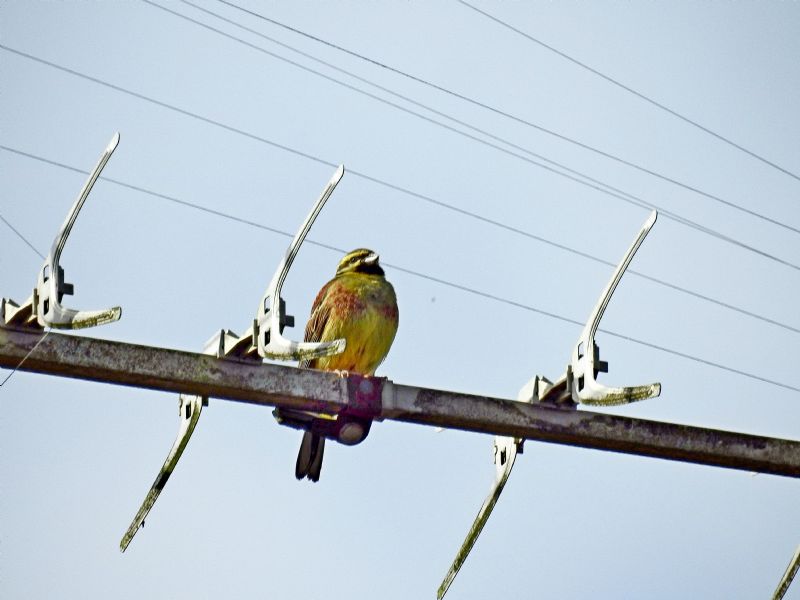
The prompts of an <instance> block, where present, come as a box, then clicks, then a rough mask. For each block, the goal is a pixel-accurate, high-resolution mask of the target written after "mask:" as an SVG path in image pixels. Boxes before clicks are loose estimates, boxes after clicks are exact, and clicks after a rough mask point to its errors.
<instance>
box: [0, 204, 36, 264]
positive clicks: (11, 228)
mask: <svg viewBox="0 0 800 600" xmlns="http://www.w3.org/2000/svg"><path fill="white" fill-rule="evenodd" d="M0 221H2V222H3V223H5V224H6V227H8V228H9V229H10V230H11V231H13V232H14V233H15V234H16V235H17V237H18V238H19V239H21V240H22V241H23V242H25V244H26V245H27V246H28V248H30V249H31V250H33V251H34V252H35V253H36V255H37V256H38V257H39V258H41V259H42V260H44V254H42V253H41V252H39V251H38V250H37V249H36V246H34V245H33V244H31V243H30V241H29V240H28V238H26V237H25V236H24V235H22V232H21V231H20V230H19V229H17V228H16V227H14V226H13V225H12V224H11V223H9V222H8V220H7V219H6V218H5V217H4V216H3V215H0Z"/></svg>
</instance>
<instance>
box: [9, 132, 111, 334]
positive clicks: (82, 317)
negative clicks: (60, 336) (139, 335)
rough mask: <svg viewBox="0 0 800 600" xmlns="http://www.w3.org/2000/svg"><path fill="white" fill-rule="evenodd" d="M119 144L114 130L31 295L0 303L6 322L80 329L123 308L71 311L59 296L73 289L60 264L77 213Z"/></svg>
mask: <svg viewBox="0 0 800 600" xmlns="http://www.w3.org/2000/svg"><path fill="white" fill-rule="evenodd" d="M118 144H119V133H116V134H114V137H113V138H112V139H111V142H109V144H108V146H107V147H106V149H105V151H104V152H103V155H102V156H101V157H100V160H99V161H98V162H97V164H96V165H95V167H94V170H93V171H92V172H91V174H90V175H89V179H87V180H86V183H85V184H84V185H83V189H82V190H81V192H80V194H79V195H78V198H77V199H76V200H75V202H74V204H73V205H72V208H71V209H70V211H69V213H68V214H67V218H66V220H65V221H64V223H63V224H62V225H61V229H60V230H59V232H58V235H56V237H55V239H54V240H53V245H52V246H51V247H50V253H49V254H48V255H47V258H46V259H45V261H44V264H43V265H42V268H41V269H40V270H39V274H38V276H37V281H36V288H35V289H34V290H33V294H32V295H31V297H30V298H28V300H26V301H25V302H24V303H23V304H22V305H21V306H20V305H19V304H17V303H16V302H14V301H13V300H10V299H6V298H4V299H3V301H2V305H0V317H2V319H3V321H4V322H5V324H6V325H16V326H23V327H36V326H37V325H38V327H41V328H44V327H52V328H56V329H83V328H86V327H95V326H97V325H104V324H106V323H112V322H114V321H117V320H118V319H119V318H120V317H121V316H122V309H121V308H120V307H119V306H116V307H114V308H109V309H106V310H74V309H71V308H66V307H64V306H62V305H61V300H62V298H63V297H64V295H71V294H72V293H73V292H74V286H73V285H72V284H71V283H66V282H65V281H64V268H63V267H62V266H61V264H60V261H61V253H62V252H63V251H64V246H65V245H66V243H67V238H68V237H69V234H70V232H71V231H72V226H73V225H74V224H75V220H76V219H77V218H78V213H80V210H81V208H82V207H83V204H84V202H86V198H87V197H88V196H89V193H90V192H91V191H92V187H94V184H95V182H96V181H97V178H98V177H100V173H101V171H102V170H103V167H105V166H106V163H107V162H108V160H109V159H110V158H111V154H113V152H114V150H115V149H116V148H117V145H118Z"/></svg>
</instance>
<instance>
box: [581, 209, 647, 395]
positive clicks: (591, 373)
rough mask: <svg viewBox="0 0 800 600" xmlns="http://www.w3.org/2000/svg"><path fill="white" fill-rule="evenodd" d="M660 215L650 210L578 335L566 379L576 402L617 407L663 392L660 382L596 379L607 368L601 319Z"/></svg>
mask: <svg viewBox="0 0 800 600" xmlns="http://www.w3.org/2000/svg"><path fill="white" fill-rule="evenodd" d="M657 218H658V212H657V211H655V210H654V211H653V212H652V213H650V216H649V217H648V218H647V220H646V221H645V223H644V225H643V226H642V229H641V230H640V231H639V235H638V236H637V237H636V239H635V240H634V241H633V244H632V245H631V247H630V248H629V249H628V252H627V253H626V254H625V256H624V257H623V259H622V262H620V263H619V265H617V269H616V271H614V275H613V276H612V277H611V280H610V281H609V282H608V284H607V285H606V288H605V289H604V290H603V293H602V294H601V295H600V300H599V301H598V302H597V305H596V306H595V307H594V310H593V311H592V314H591V315H590V316H589V320H588V321H587V322H586V326H585V327H584V328H583V331H582V332H581V335H580V337H579V338H578V342H577V343H576V344H575V347H574V348H573V350H572V357H571V360H570V372H568V375H567V379H568V381H571V386H570V387H571V390H572V399H573V400H574V401H575V402H578V403H581V404H588V405H595V406H614V405H618V404H629V403H631V402H637V401H639V400H647V399H648V398H653V397H655V396H658V395H659V394H660V393H661V384H660V383H652V384H650V385H640V386H634V387H614V388H611V387H606V386H604V385H602V384H600V383H598V382H597V380H596V377H597V373H598V372H604V371H607V370H608V365H607V364H606V363H603V362H601V361H600V356H599V348H598V347H597V344H596V343H595V341H594V336H595V334H596V333H597V328H598V326H599V325H600V320H601V319H602V318H603V313H604V312H605V310H606V307H607V306H608V303H609V302H610V301H611V295H612V294H613V293H614V290H616V289H617V285H619V282H620V279H622V276H623V275H624V274H625V270H626V269H627V268H628V265H629V264H630V263H631V261H632V260H633V256H634V255H635V254H636V251H637V250H638V249H639V247H640V246H641V245H642V243H643V242H644V239H645V238H646V237H647V234H648V233H650V230H651V229H652V228H653V225H654V224H655V222H656V219H657Z"/></svg>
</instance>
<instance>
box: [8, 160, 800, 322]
mask: <svg viewBox="0 0 800 600" xmlns="http://www.w3.org/2000/svg"><path fill="white" fill-rule="evenodd" d="M0 149H3V150H6V151H7V152H11V153H13V154H17V155H19V156H24V157H26V158H30V159H33V160H36V161H39V162H43V163H46V164H49V165H52V166H56V167H60V168H62V169H66V170H69V171H73V172H75V173H80V174H82V175H87V174H88V171H85V170H83V169H79V168H77V167H73V166H70V165H66V164H64V163H61V162H58V161H55V160H51V159H48V158H44V157H42V156H38V155H36V154H31V153H28V152H24V151H22V150H18V149H16V148H11V147H9V146H5V145H2V144H0ZM303 156H305V157H306V158H311V159H312V160H315V161H316V162H319V163H321V164H324V165H328V166H331V167H334V168H335V167H336V166H337V165H335V163H332V162H330V161H326V160H324V159H322V158H319V157H313V156H309V155H305V154H303ZM348 172H349V173H352V174H358V175H360V176H361V177H363V178H364V179H367V180H368V181H372V182H375V183H377V184H380V185H383V186H386V187H388V188H390V189H393V190H396V191H398V192H401V193H404V194H407V195H410V196H412V197H414V198H418V199H421V200H424V201H426V202H429V203H431V204H434V205H436V206H439V207H441V208H444V209H447V210H450V211H452V212H455V213H458V214H461V215H464V216H466V217H470V218H472V219H475V220H477V221H480V222H482V223H485V224H487V225H490V226H493V227H497V228H499V229H502V230H505V231H507V232H510V233H514V234H516V235H519V236H522V237H525V238H528V239H530V240H533V241H536V242H539V243H542V244H546V245H548V246H551V247H553V248H557V249H559V250H562V251H565V252H569V253H571V254H574V255H576V256H579V257H581V258H584V259H587V260H591V261H593V262H596V263H599V264H602V265H605V266H608V267H611V268H612V269H613V268H615V267H616V263H614V262H612V261H609V260H605V259H602V258H599V257H596V256H594V255H592V254H589V253H587V252H583V251H581V250H578V249H576V248H572V247H570V246H567V245H565V244H561V243H558V242H555V241H553V240H550V239H547V238H545V237H542V236H538V235H535V234H532V233H529V232H527V231H524V230H522V229H519V228H517V227H513V226H511V225H508V224H506V223H503V222H501V221H496V220H494V219H489V218H488V217H484V216H482V215H480V214H477V213H473V212H470V211H467V210H464V209H462V208H459V207H457V206H453V205H451V204H448V203H446V202H443V201H441V200H437V199H435V198H432V197H430V196H425V195H423V194H419V193H417V192H414V191H412V190H409V189H406V188H403V187H400V186H396V185H394V184H390V183H387V182H384V181H381V180H378V179H375V178H373V177H370V176H368V175H364V174H359V173H358V172H356V171H352V170H350V171H348ZM101 179H103V180H105V181H109V182H111V183H114V184H116V185H119V186H121V187H125V188H128V189H132V190H135V191H138V192H142V193H145V194H149V195H151V196H155V197H158V198H161V199H164V200H168V201H170V202H174V203H176V204H182V205H184V206H187V207H190V208H194V209H197V210H201V211H204V212H207V213H210V214H213V215H216V216H219V217H223V218H226V219H229V220H233V221H237V222H239V223H242V224H245V225H250V226H254V227H258V228H260V229H264V230H267V231H271V232H273V233H277V234H280V235H289V234H288V233H286V232H284V231H281V230H279V229H275V228H272V227H269V226H267V225H261V224H259V223H256V222H254V221H249V220H247V219H243V218H241V217H236V216H233V215H230V214H227V213H224V212H221V211H218V210H215V209H212V208H207V207H204V206H201V205H198V204H194V203H191V202H187V201H185V200H181V199H179V198H175V197H173V196H168V195H166V194H161V193H159V192H155V191H152V190H148V189H146V188H142V187H139V186H136V185H133V184H130V183H126V182H124V181H120V180H117V179H112V178H109V177H101ZM312 243H313V242H312ZM329 249H334V250H337V251H338V250H339V249H338V248H329ZM628 273H630V274H631V275H634V276H636V277H640V278H642V279H646V280H647V281H650V282H652V283H655V284H657V285H660V286H663V287H666V288H669V289H672V290H674V291H677V292H680V293H683V294H687V295H689V296H692V297H694V298H697V299H699V300H702V301H704V302H709V303H712V304H715V305H717V306H720V307H723V308H726V309H728V310H731V311H734V312H737V313H739V314H742V315H745V316H748V317H751V318H753V319H757V320H759V321H762V322H765V323H769V324H771V325H774V326H777V327H780V328H782V329H785V330H787V331H791V332H794V333H800V329H798V328H796V327H792V326H791V325H788V324H786V323H782V322H780V321H777V320H774V319H771V318H769V317H765V316H763V315H760V314H758V313H754V312H751V311H749V310H745V309H743V308H740V307H737V306H735V305H732V304H729V303H727V302H723V301H721V300H718V299H715V298H712V297H710V296H706V295H703V294H700V293H699V292H695V291H693V290H690V289H688V288H684V287H681V286H679V285H676V284H673V283H670V282H668V281H665V280H662V279H659V278H657V277H653V276H651V275H647V274H645V273H642V272H640V271H636V270H633V269H630V270H628Z"/></svg>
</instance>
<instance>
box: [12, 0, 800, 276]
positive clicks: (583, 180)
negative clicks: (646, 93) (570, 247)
mask: <svg viewBox="0 0 800 600" xmlns="http://www.w3.org/2000/svg"><path fill="white" fill-rule="evenodd" d="M141 1H142V2H144V3H145V4H149V5H150V6H153V7H155V8H159V9H161V10H163V11H164V12H167V13H170V14H172V15H174V16H176V17H179V18H181V19H184V20H186V21H189V22H191V23H194V24H195V25H198V26H200V27H203V28H204V29H207V30H209V31H212V32H214V33H217V34H219V35H222V36H224V37H226V38H228V39H230V40H233V41H236V42H238V43H240V44H243V45H245V46H247V47H249V48H252V49H254V50H256V51H258V52H261V53H263V54H267V55H268V56H271V57H273V58H276V59H278V60H280V61H283V62H285V63H288V64H290V65H292V66H294V67H297V68H299V69H302V70H303V71H306V72H308V73H311V74H314V75H317V76H318V77H321V78H323V79H325V80H327V81H330V82H332V83H335V84H336V85H339V86H342V87H344V88H347V89H349V90H351V91H354V92H356V93H358V94H361V95H364V96H367V97H369V98H372V99H373V100H376V101H378V102H381V103H383V104H386V105H387V106H390V107H393V108H395V109H397V110H400V111H402V112H405V113H407V114H410V115H413V116H415V117H417V118H419V119H422V120H424V121H426V122H428V123H431V124H433V125H437V126H438V127H441V128H443V129H446V130H448V131H451V132H453V133H456V134H458V135H461V136H463V137H466V138H468V139H470V140H473V141H475V142H478V143H480V144H483V145H485V146H487V147H490V148H494V149H495V150H498V151H500V152H502V153H504V154H507V155H509V156H513V157H514V158H517V159H519V160H522V161H524V162H526V163H528V164H531V165H534V166H537V167H539V168H541V169H544V170H546V171H549V172H551V173H554V174H556V175H559V176H561V177H564V178H566V179H569V180H571V181H574V182H576V183H579V184H580V185H583V186H586V187H589V188H591V189H594V190H597V191H599V192H601V193H603V194H606V195H608V196H611V197H612V198H617V199H619V200H622V201H623V202H626V203H628V204H631V205H633V206H638V207H640V208H645V209H647V210H652V209H656V210H658V211H659V212H661V214H662V215H663V216H664V217H667V218H669V219H672V220H673V221H675V222H677V223H681V224H682V225H684V226H687V227H690V228H692V229H696V230H697V231H700V232H702V233H705V234H706V235H710V236H712V237H715V238H717V239H719V240H722V241H724V242H727V243H729V244H731V245H734V246H738V247H739V248H742V249H744V250H747V251H749V252H753V253H755V254H758V255H760V256H761V257H763V258H766V259H768V260H772V261H774V262H777V263H779V264H782V265H784V266H786V267H789V268H791V269H794V270H795V271H800V266H798V265H797V264H795V263H792V262H790V261H788V260H785V259H782V258H780V257H778V256H776V255H774V254H770V253H768V252H765V251H763V250H760V249H758V248H756V247H754V246H750V245H749V244H745V243H744V242H741V241H739V240H737V239H735V238H732V237H730V236H727V235H725V234H723V233H721V232H719V231H716V230H715V229H711V228H710V227H706V226H704V225H700V224H699V223H697V222H696V221H692V220H690V219H687V218H686V217H682V216H680V215H678V214H676V213H673V212H671V211H669V210H667V209H665V208H663V207H660V206H658V205H656V204H653V203H652V202H647V201H645V200H643V199H641V198H639V197H637V196H634V195H633V194H630V193H628V192H625V191H623V190H620V189H619V188H616V187H614V186H611V185H609V184H607V183H604V182H602V181H599V180H597V179H595V178H593V177H590V176H588V175H586V174H584V173H581V172H579V171H576V170H574V169H571V168H569V167H567V166H565V165H562V164H560V163H557V162H555V161H552V160H550V159H546V158H544V157H542V156H540V155H538V154H534V155H535V156H536V157H537V158H540V159H543V160H546V161H547V162H550V163H552V164H554V165H556V166H557V167H558V168H561V169H564V170H565V171H567V172H566V173H565V172H563V171H560V170H559V169H558V168H554V167H552V166H549V165H546V164H542V163H540V162H537V161H535V160H532V159H530V158H528V157H526V156H522V155H520V154H517V153H516V152H513V151H511V150H508V149H507V148H504V147H502V146H498V145H497V144H494V143H492V142H489V141H487V140H484V139H481V138H479V137H476V136H474V135H472V134H469V133H467V132H465V131H461V130H459V129H456V128H455V127H451V126H450V125H447V124H445V123H442V122H440V121H436V120H435V119H432V118H430V117H427V116H425V115H422V114H420V113H418V112H415V111H413V110H410V109H408V108H406V107H404V106H401V105H399V104H395V103H394V102H391V101H389V100H386V99H385V98H381V97H380V96H376V95H374V94H371V93H369V92H367V91H365V90H362V89H359V88H357V87H355V86H353V85H350V84H348V83H345V82H343V81H340V80H338V79H335V78H333V77H330V76H328V75H325V74H324V73H320V72H319V71H315V70H314V69H311V68H310V67H306V66H305V65H301V64H300V63H297V62H295V61H293V60H291V59H288V58H286V57H283V56H280V55H278V54H275V53H274V52H270V51H269V50H266V49H265V48H261V47H260V46H256V45H255V44H251V43H250V42H247V41H246V40H243V39H241V38H237V37H236V36H233V35H231V34H229V33H227V32H225V31H222V30H220V29H217V28H215V27H212V26H211V25H207V24H206V23H202V22H200V21H197V20H196V19H193V18H191V17H189V16H186V15H183V14H181V13H178V12H175V11H173V10H171V9H169V8H166V7H164V6H161V5H159V4H156V3H155V2H152V1H151V0H141ZM212 14H213V13H212ZM0 47H3V46H0ZM43 62H45V63H46V64H51V65H52V63H48V62H47V61H43ZM426 108H427V107H426ZM428 110H431V111H433V109H430V108H428ZM433 112H436V111H433ZM459 123H462V124H463V122H460V121H459ZM467 126H469V125H467ZM469 127H471V126H469ZM473 129H475V128H473ZM479 131H481V132H482V133H484V134H486V132H483V131H482V130H479ZM487 135H491V134H487ZM493 137H494V136H493ZM505 143H508V142H505ZM522 150H523V151H525V152H529V153H531V152H530V151H528V150H525V149H524V148H523V149H522ZM531 154H533V153H531ZM351 172H352V171H351ZM570 173H571V174H570Z"/></svg>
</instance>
